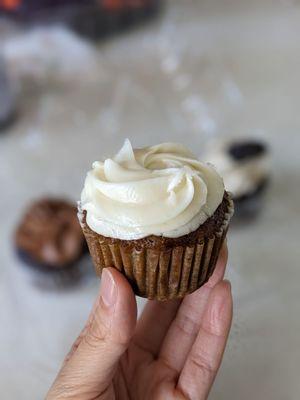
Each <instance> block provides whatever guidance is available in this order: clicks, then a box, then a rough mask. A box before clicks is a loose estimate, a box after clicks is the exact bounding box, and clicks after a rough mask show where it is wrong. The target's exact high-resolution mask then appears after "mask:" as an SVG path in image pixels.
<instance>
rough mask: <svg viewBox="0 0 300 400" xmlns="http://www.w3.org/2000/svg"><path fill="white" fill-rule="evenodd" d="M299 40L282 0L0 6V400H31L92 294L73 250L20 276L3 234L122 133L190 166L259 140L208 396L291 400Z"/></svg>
mask: <svg viewBox="0 0 300 400" xmlns="http://www.w3.org/2000/svg"><path fill="white" fill-rule="evenodd" d="M83 4H84V5H83ZM299 37H300V2H299V1H297V0H259V1H258V0H253V1H251V2H250V1H246V0H227V1H218V0H201V1H200V0H199V1H196V0H195V1H192V0H185V1H179V0H172V1H162V0H135V1H134V0H131V1H125V0H124V1H122V0H114V1H113V0H103V1H92V0H91V1H86V2H83V1H79V0H64V1H59V2H58V1H54V0H53V1H51V0H43V1H35V0H31V1H29V0H23V1H22V0H0V129H1V130H0V161H1V165H0V182H1V187H2V190H1V200H0V205H1V208H0V210H1V211H0V217H1V224H0V238H1V242H0V243H1V244H0V246H1V247H0V248H1V251H0V265H1V267H0V288H1V289H0V302H1V312H0V326H1V330H0V353H1V357H0V391H1V393H4V394H5V395H4V396H5V399H7V400H8V399H12V400H13V399H20V398H22V399H24V400H26V399H28V400H29V399H30V400H33V399H41V398H43V397H44V396H45V393H46V392H47V390H48V388H49V386H50V384H51V383H52V381H53V379H54V377H55V375H56V373H57V371H58V369H59V366H60V364H61V362H62V360H63V358H64V355H65V354H66V352H67V351H68V349H69V348H70V346H71V344H72V343H73V341H74V339H75V338H76V336H77V335H78V334H79V332H80V330H81V328H82V326H83V324H84V322H85V320H86V318H87V315H88V313H89V311H90V308H91V304H92V302H93V299H94V298H95V296H96V293H97V291H98V287H99V282H98V279H97V278H96V277H95V276H94V274H93V271H92V265H91V260H90V258H89V256H88V254H83V255H82V257H81V258H80V259H79V260H78V261H76V266H75V268H76V271H75V270H74V266H73V267H72V268H68V269H67V270H68V271H67V272H66V270H65V269H64V272H63V274H61V273H60V272H59V273H58V272H57V271H55V272H54V273H52V272H51V271H49V269H51V268H47V271H45V270H43V268H35V267H33V268H29V267H28V265H27V264H28V262H27V263H26V264H25V263H24V259H23V258H20V257H18V255H17V250H20V249H18V248H16V247H18V243H17V245H16V239H15V232H16V229H17V227H18V226H19V224H20V221H21V220H22V218H23V215H24V212H25V211H26V209H27V207H28V206H30V205H31V204H33V203H32V202H33V201H34V200H36V199H39V198H41V197H43V198H45V197H49V198H63V199H67V200H68V201H70V202H71V203H72V204H75V205H76V201H77V200H78V199H79V198H80V192H81V189H82V187H83V182H84V178H85V175H86V172H87V170H88V169H90V167H91V163H92V162H93V161H94V160H97V159H100V158H101V157H102V156H103V155H104V156H107V155H110V154H112V153H115V152H116V151H117V150H118V149H119V148H120V147H121V145H122V143H123V141H124V139H125V138H126V137H128V138H130V140H131V141H132V143H133V145H134V147H139V146H145V145H149V144H155V143H160V142H163V141H179V142H184V143H185V144H186V145H187V146H188V147H190V148H191V149H193V151H194V153H196V154H197V155H199V156H200V157H201V156H205V155H206V154H207V153H206V147H207V146H208V145H210V144H211V143H212V141H214V143H215V142H216V141H217V143H219V144H220V143H227V141H228V140H229V145H228V146H229V147H228V146H227V145H226V146H227V147H226V146H225V147H224V149H223V147H222V146H221V147H222V149H223V150H222V151H223V153H224V154H225V153H226V154H227V153H228V151H227V150H228V148H230V146H231V144H232V143H237V142H238V146H241V145H242V144H243V143H245V138H247V141H248V142H247V143H249V140H255V143H256V144H257V143H258V144H262V143H263V145H262V146H263V149H264V152H263V153H264V154H263V156H267V158H268V160H267V161H266V160H265V161H266V162H267V163H268V166H267V167H266V166H265V164H264V167H260V168H265V169H264V174H263V175H264V176H263V178H265V180H264V183H265V182H267V183H268V184H267V185H263V188H264V193H263V196H261V193H260V192H261V190H260V189H261V188H260V187H259V188H258V187H255V185H256V183H257V182H255V185H254V189H259V190H258V191H259V196H257V194H258V192H256V191H255V190H252V192H251V193H248V194H247V193H246V200H250V203H249V204H250V205H249V204H248V205H247V204H246V214H247V215H246V214H245V213H244V211H243V210H242V211H241V213H240V212H238V214H237V216H236V217H235V221H234V223H233V224H232V227H231V230H230V234H229V248H230V260H229V265H228V270H227V276H228V278H229V279H230V280H231V281H232V285H233V294H234V301H235V310H234V321H233V326H232V330H231V336H230V339H229V344H228V348H227V350H226V353H225V357H224V362H223V365H222V367H221V370H220V373H219V375H218V377H217V380H216V382H215V385H214V388H213V390H212V393H211V395H210V398H211V399H214V400H220V399H222V400H225V399H228V400H232V399H244V400H253V399H256V400H260V399H261V400H262V399H263V400H283V399H284V400H297V399H299V393H300V381H299V363H300V338H299V332H300V296H299V291H300V289H299V280H300V270H299V258H300V246H299V244H298V242H299V234H298V229H299V222H300V218H299V213H300V173H299V171H300V156H299V149H300V134H299V132H300V113H299V104H300V97H299V88H300V75H299V65H300V41H299ZM232 138H234V139H232ZM232 140H233V142H231V141H232ZM248 147H249V146H248ZM250 147H251V146H250ZM239 148H240V147H239ZM246 148H247V146H246ZM226 149H227V150H226ZM244 150H245V149H244ZM246 153H247V151H246ZM227 155H228V154H227ZM248 155H249V154H248ZM252 156H253V155H252ZM252 156H251V157H252ZM254 156H255V154H254ZM205 157H206V156H205ZM243 157H244V158H245V157H246V158H247V154H246V156H245V154H244V156H242V158H243ZM251 157H250V158H251ZM235 158H236V159H235V161H237V160H239V158H241V157H239V156H238V157H235ZM242 161H243V160H242ZM246 161H247V162H248V161H249V160H248V159H247V160H246ZM250 161H251V162H252V164H250V169H251V170H252V167H253V165H257V164H256V163H257V162H258V161H257V159H255V157H254V159H253V157H252V159H251V160H250ZM260 161H261V160H260ZM243 162H244V161H243ZM239 163H240V161H238V163H237V164H235V168H237V169H238V170H239V171H240V169H239V168H240V164H239ZM243 165H244V164H243ZM247 165H248V164H247ZM227 172H228V171H227ZM227 172H226V173H227ZM246 175H247V172H246ZM247 176H248V175H247ZM245 179H246V178H245ZM247 179H248V178H247ZM260 183H261V182H258V186H259V184H260ZM248 195H249V196H248ZM250 195H251V196H250ZM247 197H249V198H250V199H248V198H247ZM238 200H240V199H238ZM243 200H244V199H243ZM253 200H254V203H253ZM238 207H239V203H238ZM249 207H250V211H251V212H250V213H249V212H248V211H249ZM238 211H239V210H238ZM243 213H244V214H243ZM245 216H246V218H245ZM27 261H28V260H27ZM48 267H49V266H48ZM72 271H73V272H72ZM65 275H66V276H67V278H66V276H65ZM138 302H139V307H140V309H141V308H142V306H143V300H142V299H138Z"/></svg>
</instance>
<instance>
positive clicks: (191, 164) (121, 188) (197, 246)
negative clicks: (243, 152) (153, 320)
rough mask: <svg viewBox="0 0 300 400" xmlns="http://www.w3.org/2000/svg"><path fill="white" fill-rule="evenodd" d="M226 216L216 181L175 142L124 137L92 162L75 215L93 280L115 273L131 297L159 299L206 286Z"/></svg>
mask: <svg viewBox="0 0 300 400" xmlns="http://www.w3.org/2000/svg"><path fill="white" fill-rule="evenodd" d="M232 214H233V202H232V200H231V198H230V196H229V194H228V193H227V192H225V191H224V184H223V180H222V178H221V177H220V176H219V175H218V173H217V172H216V171H215V169H214V168H213V167H212V166H210V165H208V164H204V163H202V162H200V161H198V160H197V159H196V158H195V157H194V155H193V154H192V153H191V152H190V151H189V150H188V149H186V148H185V147H184V146H183V145H180V144H177V143H163V144H160V145H156V146H152V147H145V148H143V149H133V148H132V146H131V144H130V142H129V140H126V141H125V143H124V145H123V147H122V148H121V150H120V151H119V152H118V153H117V154H116V155H115V156H114V157H113V158H108V159H106V160H105V161H104V162H100V161H96V162H95V163H94V164H93V168H92V170H91V171H89V172H88V174H87V177H86V180H85V184H84V189H83V191H82V194H81V201H80V202H79V214H78V215H79V220H80V223H81V226H82V229H83V233H84V235H85V237H86V240H87V244H88V247H89V250H90V253H91V256H92V258H93V261H94V265H95V269H96V273H97V274H98V275H99V276H100V275H101V271H102V269H103V268H106V267H114V268H117V269H118V270H119V271H120V272H121V273H123V274H124V275H125V276H126V277H127V279H128V281H129V282H130V284H131V286H132V288H133V290H134V292H135V293H136V294H137V295H139V296H142V297H147V298H149V299H158V300H167V299H173V298H181V297H184V296H185V295H186V294H188V293H191V292H193V291H194V290H196V289H197V288H199V287H200V286H201V285H203V284H204V283H205V282H207V280H208V279H209V277H210V276H211V274H212V273H213V271H214V268H215V264H216V261H217V258H218V254H219V251H220V248H221V246H222V243H223V240H224V238H225V236H226V233H227V229H228V224H229V220H230V218H231V216H232Z"/></svg>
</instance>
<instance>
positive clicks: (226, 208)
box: [79, 192, 234, 300]
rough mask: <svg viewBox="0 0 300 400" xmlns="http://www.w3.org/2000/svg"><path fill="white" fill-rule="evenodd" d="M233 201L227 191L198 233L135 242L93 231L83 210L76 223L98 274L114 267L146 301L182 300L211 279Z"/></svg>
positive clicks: (147, 238) (150, 238)
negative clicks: (79, 227) (80, 229)
mask: <svg viewBox="0 0 300 400" xmlns="http://www.w3.org/2000/svg"><path fill="white" fill-rule="evenodd" d="M233 209H234V207H233V201H232V199H231V197H230V195H229V194H228V193H227V192H225V194H224V198H223V200H222V203H221V204H220V206H219V207H218V208H217V210H216V211H215V213H214V214H213V216H212V217H210V218H209V219H208V220H207V221H206V222H205V223H204V224H202V225H201V226H200V227H199V228H198V229H197V230H195V231H194V232H191V233H189V234H187V235H184V236H181V237H179V238H174V239H173V238H165V237H162V236H154V235H152V236H148V237H146V238H143V239H137V240H129V241H128V240H120V239H113V238H107V237H105V236H102V235H99V234H97V233H95V232H94V231H92V230H91V229H90V228H89V226H88V225H87V223H86V218H85V212H82V211H81V210H80V206H79V220H80V223H81V227H82V230H83V233H84V235H85V237H86V240H87V243H88V246H89V250H90V253H91V256H92V258H93V262H94V265H95V270H96V273H97V275H99V276H100V275H101V272H102V269H103V268H106V267H115V268H116V269H118V270H119V271H120V272H121V273H123V274H124V275H125V276H126V277H127V279H128V281H129V282H130V284H131V286H132V288H133V290H134V292H135V293H136V294H137V295H139V296H142V297H147V298H149V299H158V300H168V299H173V298H182V297H184V296H185V295H186V294H188V293H191V292H193V291H194V290H196V289H197V288H199V287H200V286H202V285H203V284H204V283H205V282H207V280H208V279H209V277H210V276H211V275H212V273H213V271H214V268H215V265H216V262H217V259H218V255H219V252H220V249H221V247H222V244H223V241H224V238H225V236H226V233H227V230H228V225H229V221H230V219H231V216H232V215H233Z"/></svg>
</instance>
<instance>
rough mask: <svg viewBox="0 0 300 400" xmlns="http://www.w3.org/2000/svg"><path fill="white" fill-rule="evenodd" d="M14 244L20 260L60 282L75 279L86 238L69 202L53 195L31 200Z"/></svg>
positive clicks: (73, 207)
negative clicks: (52, 196)
mask: <svg viewBox="0 0 300 400" xmlns="http://www.w3.org/2000/svg"><path fill="white" fill-rule="evenodd" d="M15 245H16V249H17V254H18V255H19V257H20V258H21V259H22V261H24V262H25V263H26V264H27V265H29V266H30V267H32V269H34V270H35V271H36V272H37V271H39V272H41V273H43V275H45V273H47V277H49V275H51V276H52V277H53V278H54V281H55V282H56V283H60V284H61V283H64V284H66V283H67V284H69V283H71V282H73V281H74V280H78V277H79V272H78V268H77V261H78V260H79V259H80V258H81V256H82V255H83V253H84V251H85V246H86V242H85V239H84V236H83V234H82V230H81V228H80V225H79V223H78V219H77V210H76V207H75V206H74V205H73V204H72V203H69V202H68V201H66V200H63V199H54V198H43V199H40V200H37V201H35V202H33V203H32V204H31V205H30V206H29V207H28V209H27V210H26V211H25V213H24V215H23V217H22V219H21V221H20V223H19V225H18V227H17V229H16V233H15ZM43 286H46V285H44V284H43Z"/></svg>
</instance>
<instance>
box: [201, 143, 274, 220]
mask: <svg viewBox="0 0 300 400" xmlns="http://www.w3.org/2000/svg"><path fill="white" fill-rule="evenodd" d="M203 158H204V160H205V161H206V162H209V163H211V164H213V165H214V166H215V168H216V169H217V171H218V173H219V174H220V175H221V176H222V177H223V179H224V184H225V188H226V190H228V191H229V192H230V193H231V195H232V198H233V200H234V204H235V211H236V212H235V216H236V217H237V216H254V214H256V213H257V212H258V211H259V210H260V207H261V200H262V195H263V194H264V192H265V189H266V188H267V186H268V183H269V180H270V174H271V168H270V155H269V150H268V148H267V146H266V144H265V143H264V142H262V141H259V140H255V139H229V140H219V141H214V142H212V143H210V145H209V146H208V149H207V151H206V154H205V155H204V157H203Z"/></svg>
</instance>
